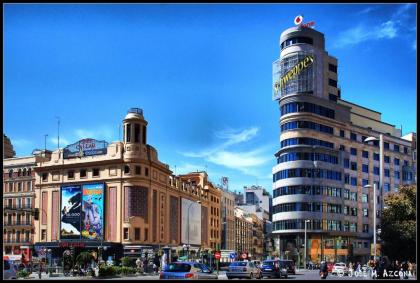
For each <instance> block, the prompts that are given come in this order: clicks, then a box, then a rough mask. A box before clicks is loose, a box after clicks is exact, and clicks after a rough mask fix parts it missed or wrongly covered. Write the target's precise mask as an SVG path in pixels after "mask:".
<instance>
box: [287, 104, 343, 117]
mask: <svg viewBox="0 0 420 283" xmlns="http://www.w3.org/2000/svg"><path fill="white" fill-rule="evenodd" d="M295 112H310V113H314V114H317V115H321V116H324V117H327V118H331V119H334V118H335V111H334V110H332V109H330V108H326V107H323V106H320V105H317V104H312V103H309V102H291V103H287V104H285V105H283V106H281V107H280V114H281V116H283V115H286V114H289V113H295Z"/></svg>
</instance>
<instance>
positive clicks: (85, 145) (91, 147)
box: [63, 139, 108, 158]
mask: <svg viewBox="0 0 420 283" xmlns="http://www.w3.org/2000/svg"><path fill="white" fill-rule="evenodd" d="M107 147H108V143H107V142H106V141H98V140H95V139H83V140H80V141H78V142H75V143H73V144H71V145H68V146H67V147H65V148H64V153H63V158H72V157H82V156H91V155H100V154H106V153H107Z"/></svg>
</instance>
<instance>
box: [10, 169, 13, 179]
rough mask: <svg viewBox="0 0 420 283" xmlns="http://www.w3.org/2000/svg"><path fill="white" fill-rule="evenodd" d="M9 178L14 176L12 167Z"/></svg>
mask: <svg viewBox="0 0 420 283" xmlns="http://www.w3.org/2000/svg"><path fill="white" fill-rule="evenodd" d="M9 178H13V170H12V169H10V170H9Z"/></svg>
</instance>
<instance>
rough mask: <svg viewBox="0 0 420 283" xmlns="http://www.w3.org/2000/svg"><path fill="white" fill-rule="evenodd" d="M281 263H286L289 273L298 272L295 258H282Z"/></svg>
mask: <svg viewBox="0 0 420 283" xmlns="http://www.w3.org/2000/svg"><path fill="white" fill-rule="evenodd" d="M280 263H281V265H284V266H285V267H286V269H287V273H288V274H294V275H295V274H296V267H295V263H294V262H293V260H287V259H286V260H285V259H283V260H280Z"/></svg>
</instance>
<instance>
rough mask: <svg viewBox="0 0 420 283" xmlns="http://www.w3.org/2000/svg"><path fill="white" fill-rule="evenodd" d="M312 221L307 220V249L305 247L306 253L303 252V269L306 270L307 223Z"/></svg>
mask: <svg viewBox="0 0 420 283" xmlns="http://www.w3.org/2000/svg"><path fill="white" fill-rule="evenodd" d="M308 222H311V220H309V219H307V220H305V244H304V246H305V249H304V254H303V269H305V270H306V242H307V241H306V223H308Z"/></svg>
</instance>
